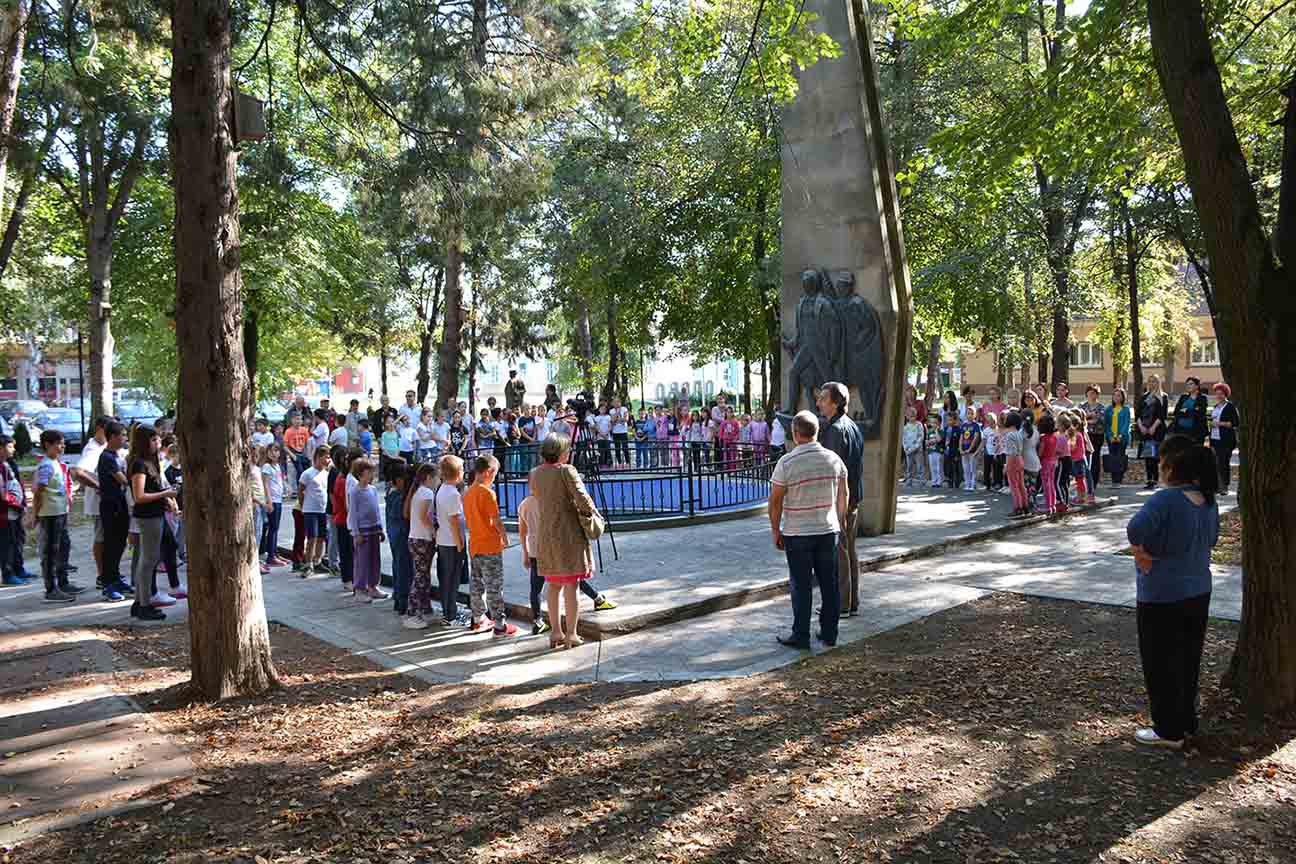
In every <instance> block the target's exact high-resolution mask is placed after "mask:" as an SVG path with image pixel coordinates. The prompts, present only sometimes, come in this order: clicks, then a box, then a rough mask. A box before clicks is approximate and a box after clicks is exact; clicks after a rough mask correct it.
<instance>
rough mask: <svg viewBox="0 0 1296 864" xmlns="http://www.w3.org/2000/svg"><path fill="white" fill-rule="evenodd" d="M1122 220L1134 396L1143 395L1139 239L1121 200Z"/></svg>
mask: <svg viewBox="0 0 1296 864" xmlns="http://www.w3.org/2000/svg"><path fill="white" fill-rule="evenodd" d="M1121 220H1122V222H1124V229H1125V282H1126V288H1127V289H1128V292H1129V326H1130V368H1131V369H1133V371H1134V395H1135V397H1141V396H1142V394H1143V343H1142V334H1141V333H1140V332H1139V285H1138V243H1137V240H1138V237H1137V234H1136V232H1135V230H1134V221H1133V220H1132V219H1130V213H1129V202H1128V201H1126V200H1125V199H1124V198H1122V199H1121Z"/></svg>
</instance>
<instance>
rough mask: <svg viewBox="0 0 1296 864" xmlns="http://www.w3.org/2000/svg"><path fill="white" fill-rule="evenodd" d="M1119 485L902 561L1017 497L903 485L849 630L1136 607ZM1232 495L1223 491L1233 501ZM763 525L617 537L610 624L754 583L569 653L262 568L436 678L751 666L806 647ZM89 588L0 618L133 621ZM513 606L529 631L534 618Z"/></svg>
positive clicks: (302, 604) (3, 622)
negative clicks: (739, 595) (949, 616)
mask: <svg viewBox="0 0 1296 864" xmlns="http://www.w3.org/2000/svg"><path fill="white" fill-rule="evenodd" d="M1102 491H1104V493H1107V492H1108V491H1109V490H1107V489H1104V490H1102ZM1114 491H1115V497H1116V499H1117V500H1116V502H1115V504H1114V505H1113V506H1111V507H1109V508H1108V509H1105V510H1100V511H1097V512H1094V513H1090V514H1084V515H1076V516H1073V517H1071V518H1069V519H1067V520H1065V521H1061V522H1049V523H1046V524H1043V525H1027V526H1023V527H1022V528H1021V529H1020V530H1014V531H1013V533H1011V534H1010V535H1008V536H1004V537H1000V538H998V539H992V540H987V541H984V542H980V543H977V544H975V545H971V546H967V547H965V548H962V549H946V550H944V551H943V552H942V554H941V555H939V556H938V557H931V558H919V559H915V560H911V561H894V560H893V559H890V558H888V557H887V556H895V555H901V554H910V553H913V552H914V551H915V550H919V549H921V547H923V546H924V545H926V544H932V543H942V542H946V541H951V540H954V541H957V540H958V539H959V538H963V537H966V536H967V535H968V532H969V531H970V530H971V529H973V528H978V529H995V528H999V527H1002V526H1004V525H1006V524H1007V520H1006V515H1007V512H1008V511H1009V510H1010V509H1011V504H1010V503H1009V502H1008V500H1007V499H1006V496H999V495H994V494H991V493H983V492H982V493H960V492H931V491H929V490H923V491H922V492H917V493H915V494H912V495H904V496H902V499H901V505H902V506H901V514H902V519H901V522H900V530H899V531H898V532H897V533H896V534H894V535H890V536H888V537H882V538H873V539H869V540H864V539H861V541H860V556H861V558H862V559H864V560H866V561H868V560H874V561H875V562H876V564H875V566H876V567H877V571H876V572H871V573H867V574H866V575H864V576H863V577H862V591H861V593H862V609H861V614H860V616H859V617H857V618H852V619H848V620H846V621H844V622H843V626H842V633H841V641H843V642H850V641H854V640H856V639H861V638H865V637H867V636H870V635H873V634H874V633H877V632H881V631H882V630H885V629H888V628H890V627H895V626H899V625H900V624H903V623H905V622H906V621H911V620H914V619H916V618H919V617H923V616H926V615H931V614H933V613H935V612H939V611H941V610H943V609H946V608H949V607H951V606H954V605H958V604H960V603H964V602H967V601H968V600H971V599H973V598H975V597H979V596H981V595H982V594H983V593H985V592H987V591H1017V592H1021V593H1025V594H1034V595H1038V596H1047V597H1061V598H1066V599H1073V600H1081V601H1089V602H1098V603H1115V604H1121V605H1131V604H1132V603H1133V599H1134V578H1133V572H1132V571H1133V566H1132V561H1131V560H1130V559H1129V558H1128V557H1123V556H1118V555H1116V554H1114V553H1115V552H1116V551H1117V550H1119V549H1121V548H1123V546H1124V535H1123V532H1124V525H1125V523H1126V522H1127V521H1128V519H1129V517H1130V515H1132V513H1133V512H1134V511H1135V510H1136V509H1137V507H1138V506H1139V504H1140V502H1141V500H1142V499H1143V497H1144V496H1145V495H1146V494H1148V493H1143V492H1142V491H1141V490H1136V489H1132V488H1129V487H1123V488H1121V489H1119V490H1114ZM1230 506H1232V502H1231V500H1228V499H1226V503H1225V507H1226V508H1227V507H1230ZM767 526H768V523H767V521H766V519H765V518H764V517H758V518H752V519H747V520H739V521H734V522H729V523H721V524H716V525H706V526H696V527H692V528H684V529H669V530H668V531H666V532H663V534H662V536H655V535H654V534H651V533H645V532H640V533H634V534H630V533H627V534H623V535H620V536H619V537H618V548H619V550H620V553H621V559H620V560H619V561H616V562H612V561H610V560H609V561H608V568H607V571H606V573H604V574H600V576H599V577H598V580H597V585H598V587H599V588H600V589H602V590H604V591H607V592H608V594H609V595H610V596H612V597H614V598H615V599H616V600H617V602H618V603H619V604H620V608H618V609H617V610H613V611H611V612H598V613H594V612H592V610H591V608H590V603H589V601H588V600H585V599H582V610H583V611H582V618H583V620H584V621H586V622H597V623H598V624H599V625H600V626H599V627H598V628H596V631H598V632H602V633H604V634H608V635H611V634H612V633H614V632H616V631H617V630H618V629H622V627H624V625H625V623H626V622H627V621H630V622H633V620H634V619H635V618H636V617H640V618H642V616H645V615H663V616H666V617H665V619H663V620H669V616H670V615H671V614H672V610H673V609H678V608H679V607H680V606H681V605H683V604H687V603H696V602H706V601H707V600H708V599H710V598H723V597H725V596H730V595H733V594H734V592H735V591H748V590H750V591H752V592H753V594H752V596H749V597H747V598H746V600H747V601H748V602H746V603H745V605H741V606H737V607H735V608H724V607H723V606H721V607H719V608H718V609H717V610H716V611H712V612H710V613H709V614H707V615H705V616H702V617H696V618H688V619H687V620H681V621H677V622H675V623H664V624H659V626H654V627H651V628H649V629H638V630H635V631H634V632H632V633H630V634H628V635H625V636H620V637H618V638H616V639H605V640H602V641H600V640H598V639H589V641H588V642H587V644H586V645H584V646H583V647H581V648H579V649H576V650H572V651H560V652H551V651H549V650H548V638H547V636H539V637H531V636H529V635H528V636H524V637H515V638H512V639H508V640H496V639H494V638H493V637H492V636H491V635H490V634H470V633H468V632H467V631H466V630H464V629H463V628H457V627H456V628H449V629H445V628H440V627H436V626H434V627H433V628H430V629H428V630H425V631H411V630H405V629H403V628H401V627H400V626H399V620H398V619H397V617H396V616H395V615H393V614H392V611H391V604H390V602H387V603H380V604H374V605H369V604H365V603H358V602H357V601H355V600H354V599H352V598H351V597H350V596H349V595H343V594H342V592H341V591H340V583H339V581H338V579H337V578H336V577H326V576H318V577H315V578H313V579H309V580H304V579H300V578H298V577H297V576H296V575H295V574H292V573H291V572H289V571H288V570H287V569H284V568H277V569H276V570H275V571H274V572H273V573H272V574H271V575H269V576H267V577H265V579H264V591H265V598H266V611H267V614H268V615H269V617H270V618H271V619H272V620H277V621H281V622H283V623H285V624H288V625H290V626H294V627H297V628H298V629H301V630H303V631H305V632H307V633H310V634H311V635H314V636H316V637H317V638H320V639H323V640H325V641H328V642H330V643H333V644H335V645H338V646H340V647H344V648H347V649H348V650H351V651H353V652H355V653H357V654H360V655H363V656H367V657H370V658H371V659H373V660H374V661H375V662H377V663H379V664H381V665H384V666H387V667H389V668H393V669H400V670H402V671H407V672H410V673H412V674H417V675H419V676H421V677H424V678H426V679H428V680H430V681H438V682H448V681H479V682H483V683H498V684H505V683H507V684H517V683H524V682H545V681H548V682H552V681H577V680H579V681H596V680H603V681H605V680H630V679H637V680H644V679H647V680H657V679H662V678H666V679H696V678H709V677H729V676H734V675H746V674H751V673H753V672H760V671H765V670H767V669H773V668H776V667H778V666H780V665H784V664H786V663H790V662H794V661H795V660H796V659H797V654H796V652H791V651H787V650H785V649H783V648H781V647H780V646H778V645H777V644H775V643H774V640H773V637H774V636H775V635H776V634H777V633H780V632H783V631H784V630H785V629H786V628H788V627H789V625H790V610H789V608H788V603H787V599H786V594H785V593H784V592H785V589H784V587H783V586H785V585H786V564H785V562H784V560H783V557H782V555H781V553H779V552H778V551H777V550H775V549H774V548H773V546H772V544H771V543H770V542H769V536H768V527H767ZM87 539H88V538H86V537H85V536H84V529H82V531H81V532H80V533H78V534H76V535H74V538H73V546H74V558H75V560H79V561H80V562H81V568H82V569H81V574H85V575H84V576H83V577H82V581H83V582H89V581H91V579H92V577H91V576H90V575H89V574H92V573H93V564H92V563H90V562H89V560H88V557H89V556H88V546H87V544H86V541H87ZM609 546H610V543H608V544H605V553H610V549H609V548H608V547H609ZM519 554H520V553H519V550H518V549H517V548H516V545H515V546H514V547H513V548H511V549H509V550H508V552H507V554H506V585H505V590H506V598H507V599H508V600H509V601H510V603H512V604H515V605H518V606H525V604H526V591H527V582H526V580H525V579H524V575H523V574H522V572H521V564H520V560H519ZM608 557H609V558H610V554H609V556H608ZM34 564H35V562H31V563H30V565H29V566H32V567H34ZM1216 574H1217V575H1216V583H1217V584H1216V593H1215V601H1214V603H1213V612H1214V613H1215V614H1216V615H1218V616H1220V617H1226V618H1236V617H1237V616H1238V614H1239V610H1240V595H1241V591H1240V585H1241V574H1240V573H1239V572H1237V571H1236V570H1234V569H1232V568H1217V569H1216ZM771 586H772V588H771ZM761 592H766V594H764V595H762V594H761ZM88 593H89V592H87V594H88ZM83 597H84V599H83V600H82V601H80V602H78V603H75V604H70V605H66V606H63V605H59V606H48V605H45V604H43V603H42V602H41V597H40V590H39V588H38V587H37V586H35V585H31V586H27V587H24V588H4V589H0V631H3V630H11V631H12V630H26V629H32V628H48V627H56V626H94V625H105V624H113V625H126V624H129V623H130V621H129V618H128V617H127V608H126V605H125V604H106V603H102V602H98V601H97V600H95V599H94V598H93V597H90V596H85V595H83ZM186 614H187V607H186V605H185V604H184V603H181V604H179V605H178V606H176V607H173V608H172V609H170V610H168V620H167V626H169V625H177V624H180V623H183V622H184V620H185V616H186ZM515 620H518V622H519V623H520V624H521V625H522V626H523V628H524V630H523V632H524V633H529V629H528V628H526V624H527V623H528V622H527V621H526V620H524V619H515ZM153 626H156V625H153ZM587 632H588V631H587Z"/></svg>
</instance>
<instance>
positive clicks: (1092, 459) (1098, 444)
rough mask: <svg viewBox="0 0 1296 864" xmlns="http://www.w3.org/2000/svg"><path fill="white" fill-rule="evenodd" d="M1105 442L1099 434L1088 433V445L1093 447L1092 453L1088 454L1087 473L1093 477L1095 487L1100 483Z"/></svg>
mask: <svg viewBox="0 0 1296 864" xmlns="http://www.w3.org/2000/svg"><path fill="white" fill-rule="evenodd" d="M1105 442H1106V438H1105V437H1104V436H1103V434H1102V433H1101V432H1099V433H1096V434H1095V433H1093V432H1090V433H1089V443H1090V444H1092V445H1093V452H1092V453H1090V454H1089V473H1090V475H1092V476H1093V485H1094V486H1095V487H1096V486H1097V485H1098V484H1099V482H1101V481H1102V448H1103V444H1104V443H1105ZM1113 479H1114V478H1113Z"/></svg>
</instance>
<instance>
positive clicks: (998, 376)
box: [995, 351, 1008, 390]
mask: <svg viewBox="0 0 1296 864" xmlns="http://www.w3.org/2000/svg"><path fill="white" fill-rule="evenodd" d="M995 386H996V387H998V388H1000V389H1001V390H1002V389H1003V388H1004V387H1007V386H1008V367H1007V366H1006V365H1004V360H1003V354H1001V353H999V352H998V351H996V352H995Z"/></svg>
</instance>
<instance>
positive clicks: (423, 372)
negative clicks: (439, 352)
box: [416, 269, 449, 419]
mask: <svg viewBox="0 0 1296 864" xmlns="http://www.w3.org/2000/svg"><path fill="white" fill-rule="evenodd" d="M444 281H445V271H444V270H442V269H438V270H437V271H436V275H435V276H434V277H433V285H432V297H431V302H429V303H428V304H427V305H426V306H424V307H422V308H420V309H419V317H420V318H421V319H422V320H423V332H422V333H420V334H419V365H418V376H417V378H416V381H417V382H418V383H417V393H418V401H419V404H420V405H422V404H423V400H424V399H426V398H427V394H428V389H429V387H430V385H431V382H432V370H431V368H430V367H431V361H432V334H433V333H434V332H436V323H437V321H438V320H439V319H440V318H441V289H442V286H443V284H444ZM437 404H438V405H444V404H445V402H438V403H437ZM447 419H449V418H447Z"/></svg>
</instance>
